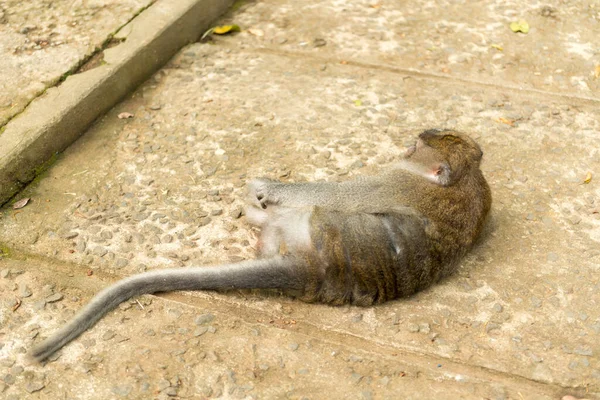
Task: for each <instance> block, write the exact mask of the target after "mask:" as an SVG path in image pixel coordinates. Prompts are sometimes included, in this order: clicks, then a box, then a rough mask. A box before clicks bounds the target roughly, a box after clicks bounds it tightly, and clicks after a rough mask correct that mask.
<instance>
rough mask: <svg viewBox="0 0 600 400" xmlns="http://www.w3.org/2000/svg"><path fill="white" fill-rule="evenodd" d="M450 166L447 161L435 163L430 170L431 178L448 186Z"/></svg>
mask: <svg viewBox="0 0 600 400" xmlns="http://www.w3.org/2000/svg"><path fill="white" fill-rule="evenodd" d="M450 173H451V170H450V166H449V165H448V164H446V163H439V164H434V165H433V166H432V168H431V170H430V174H431V175H430V177H429V178H430V179H431V180H432V181H433V182H435V183H437V184H438V185H442V186H447V185H449V184H450V178H451V177H450Z"/></svg>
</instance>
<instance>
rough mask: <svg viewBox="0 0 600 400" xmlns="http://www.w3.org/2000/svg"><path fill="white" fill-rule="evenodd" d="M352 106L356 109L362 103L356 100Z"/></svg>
mask: <svg viewBox="0 0 600 400" xmlns="http://www.w3.org/2000/svg"><path fill="white" fill-rule="evenodd" d="M354 105H355V106H356V107H360V106H362V101H360V100H358V99H357V100H354Z"/></svg>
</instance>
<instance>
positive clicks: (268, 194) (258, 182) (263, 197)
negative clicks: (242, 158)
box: [248, 178, 279, 210]
mask: <svg viewBox="0 0 600 400" xmlns="http://www.w3.org/2000/svg"><path fill="white" fill-rule="evenodd" d="M276 183H277V181H272V180H270V179H265V178H262V179H253V180H252V181H250V183H249V184H248V194H249V197H250V198H249V201H250V204H252V205H254V206H256V207H259V208H262V209H263V210H265V209H266V208H267V206H268V205H274V204H278V203H279V200H278V199H277V198H276V197H275V196H274V194H273V190H272V187H273V184H276Z"/></svg>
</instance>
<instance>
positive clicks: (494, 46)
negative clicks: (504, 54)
mask: <svg viewBox="0 0 600 400" xmlns="http://www.w3.org/2000/svg"><path fill="white" fill-rule="evenodd" d="M490 46H492V47H493V48H494V49H496V50H498V51H504V47H502V46H500V45H499V44H496V43H492V44H491V45H490Z"/></svg>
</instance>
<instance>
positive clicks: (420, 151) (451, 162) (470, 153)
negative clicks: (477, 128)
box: [405, 129, 483, 186]
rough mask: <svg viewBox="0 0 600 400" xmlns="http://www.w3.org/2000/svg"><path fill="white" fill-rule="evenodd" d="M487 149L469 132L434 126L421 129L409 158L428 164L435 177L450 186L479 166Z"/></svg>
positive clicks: (430, 176)
mask: <svg viewBox="0 0 600 400" xmlns="http://www.w3.org/2000/svg"><path fill="white" fill-rule="evenodd" d="M482 156H483V152H482V151H481V148H480V147H479V145H478V144H477V143H476V142H475V141H474V140H473V139H471V138H470V137H468V136H467V135H464V134H461V133H459V132H455V131H452V130H437V129H430V130H427V131H424V132H423V133H421V134H420V135H419V137H418V139H417V142H416V143H415V145H414V146H411V147H410V148H409V149H408V151H407V153H406V155H405V158H406V159H407V160H410V162H412V163H416V164H419V165H420V166H422V167H425V168H426V176H427V178H429V179H430V180H431V181H433V182H435V183H437V184H439V185H442V186H450V185H452V184H454V183H455V182H457V181H458V180H460V178H461V177H462V176H464V175H465V174H468V173H470V172H472V171H473V170H474V169H478V168H479V164H480V162H481V157H482Z"/></svg>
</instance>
